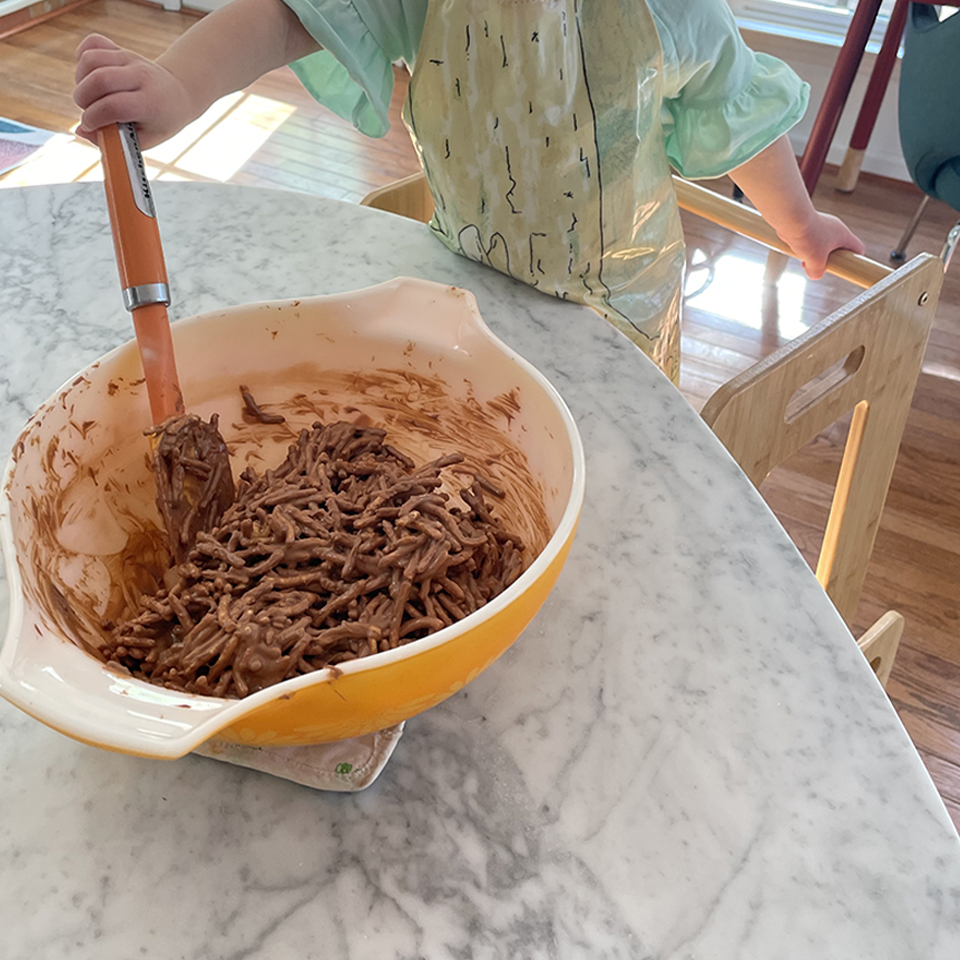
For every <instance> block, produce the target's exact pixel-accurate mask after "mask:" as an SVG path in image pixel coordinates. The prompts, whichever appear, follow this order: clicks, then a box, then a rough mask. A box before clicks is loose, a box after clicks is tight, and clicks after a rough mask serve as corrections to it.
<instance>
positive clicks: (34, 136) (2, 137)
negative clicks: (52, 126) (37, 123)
mask: <svg viewBox="0 0 960 960" xmlns="http://www.w3.org/2000/svg"><path fill="white" fill-rule="evenodd" d="M52 136H54V134H53V133H52V132H51V131H50V130H40V129H39V128H38V127H29V126H27V124H25V123H17V121H16V120H7V119H6V118H5V117H0V176H2V175H3V174H5V173H7V172H8V171H10V170H12V169H13V168H14V167H18V166H20V164H21V163H23V162H24V161H25V160H29V159H30V157H32V156H33V154H35V153H36V152H37V151H38V150H39V149H40V148H41V147H42V146H43V145H44V144H45V143H46V142H47V141H48V140H49V139H50V138H51V137H52Z"/></svg>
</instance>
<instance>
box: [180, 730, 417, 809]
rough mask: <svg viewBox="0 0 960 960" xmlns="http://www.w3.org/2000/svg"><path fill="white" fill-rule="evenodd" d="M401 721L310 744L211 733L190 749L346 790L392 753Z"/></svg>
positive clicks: (362, 782)
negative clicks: (267, 743)
mask: <svg viewBox="0 0 960 960" xmlns="http://www.w3.org/2000/svg"><path fill="white" fill-rule="evenodd" d="M402 733H403V724H402V723H398V724H397V725H396V726H393V727H387V729H386V730H378V731H377V732H376V733H368V734H365V735H364V736H362V737H356V738H354V739H353V740H340V741H338V742H337V743H318V744H316V745H314V746H310V747H249V746H245V745H241V744H236V743H228V742H227V741H226V740H218V739H216V737H214V738H213V739H212V740H208V741H207V742H206V743H203V744H201V745H200V746H199V747H197V748H196V750H194V751H193V752H194V753H196V754H198V755H199V756H201V757H210V758H212V759H214V760H223V761H224V762H226V763H233V764H236V765H237V766H240V767H248V768H250V769H251V770H260V771H261V772H263V773H269V774H272V775H273V776H275V777H280V778H282V779H284V780H292V781H293V782H294V783H300V784H303V785H304V786H306V787H313V788H314V789H315V790H336V791H338V792H340V793H349V792H351V791H354V790H363V788H364V787H369V786H370V784H371V783H373V781H374V780H376V779H377V777H378V776H379V775H380V771H381V770H382V769H383V768H384V767H385V766H386V763H387V761H388V760H389V759H390V755H391V754H392V753H393V750H394V747H396V745H397V741H399V739H400V735H401V734H402Z"/></svg>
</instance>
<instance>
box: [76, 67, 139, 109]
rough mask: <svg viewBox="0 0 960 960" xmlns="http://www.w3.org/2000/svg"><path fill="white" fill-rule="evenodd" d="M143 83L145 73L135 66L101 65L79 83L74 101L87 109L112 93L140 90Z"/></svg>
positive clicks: (81, 107)
mask: <svg viewBox="0 0 960 960" xmlns="http://www.w3.org/2000/svg"><path fill="white" fill-rule="evenodd" d="M142 83H143V74H142V73H141V72H140V71H139V70H137V69H136V68H135V67H127V66H123V67H101V68H100V69H99V70H95V71H94V72H93V73H91V74H89V76H86V77H84V79H83V80H81V81H80V83H78V84H77V87H76V89H75V90H74V91H73V102H74V103H75V104H76V105H77V106H78V107H80V109H81V110H86V109H87V108H88V107H90V106H92V105H93V104H95V103H96V102H97V101H98V100H102V99H103V98H104V97H109V96H110V95H111V94H114V93H129V92H131V91H132V90H138V89H139V88H140V86H141V85H142Z"/></svg>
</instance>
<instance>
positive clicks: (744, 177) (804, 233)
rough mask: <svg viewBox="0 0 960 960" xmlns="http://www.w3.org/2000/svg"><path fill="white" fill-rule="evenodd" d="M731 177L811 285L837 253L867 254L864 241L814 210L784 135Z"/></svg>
mask: <svg viewBox="0 0 960 960" xmlns="http://www.w3.org/2000/svg"><path fill="white" fill-rule="evenodd" d="M730 177H731V179H732V180H733V182H734V183H736V184H737V186H738V187H740V189H741V190H742V191H743V192H744V193H745V194H746V195H747V196H748V197H749V198H750V200H751V202H752V203H753V205H754V206H755V207H756V208H757V210H759V211H760V213H761V215H762V216H763V218H764V220H766V221H767V223H769V224H770V226H772V227H773V228H774V229H775V230H776V231H777V235H778V236H779V237H780V239H781V240H783V242H784V243H786V244H787V245H788V246H789V247H790V249H791V250H793V252H794V253H795V254H796V255H797V256H798V257H799V258H800V260H801V262H802V263H803V268H804V270H806V272H807V276H809V277H810V278H811V279H812V280H819V279H820V278H821V277H822V276H823V274H824V272H825V270H826V264H827V258H828V257H829V256H830V254H831V253H832V252H833V251H834V250H838V249H841V248H842V249H845V250H852V251H853V252H854V253H863V252H864V251H865V249H866V248H865V247H864V245H863V241H862V240H860V238H859V237H857V236H856V235H855V234H853V233H852V232H851V231H850V230H849V229H848V228H847V226H846V224H844V223H843V221H842V220H839V219H838V218H837V217H833V216H830V215H829V214H826V213H818V212H817V210H816V209H815V208H814V206H813V203H812V202H811V201H810V196H809V194H808V193H807V189H806V187H805V186H804V184H803V180H802V179H801V177H800V169H799V167H798V166H797V160H796V157H795V156H794V155H793V148H792V147H791V146H790V141H789V140H788V139H787V138H786V136H783V137H780V139H779V140H775V141H774V142H773V143H772V144H770V146H769V147H767V148H766V150H762V151H761V152H760V153H758V154H757V155H756V156H755V157H753V159H751V160H748V161H747V162H746V163H744V164H742V165H741V166H739V167H737V168H736V169H735V170H732V171H731V172H730Z"/></svg>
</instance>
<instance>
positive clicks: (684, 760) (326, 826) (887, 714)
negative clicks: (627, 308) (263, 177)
mask: <svg viewBox="0 0 960 960" xmlns="http://www.w3.org/2000/svg"><path fill="white" fill-rule="evenodd" d="M156 192H157V203H158V207H159V210H160V217H161V229H162V232H163V235H164V242H165V246H166V254H167V262H168V267H169V271H170V276H171V280H172V285H173V290H174V297H175V303H174V306H173V309H172V313H173V315H174V316H186V315H189V314H193V313H198V312H201V311H204V310H209V309H212V308H215V307H218V306H223V305H227V304H236V303H243V302H249V301H255V300H265V299H272V298H284V297H294V296H301V295H309V294H318V293H330V292H338V291H344V290H350V289H353V288H357V287H361V286H364V285H367V284H371V283H375V282H379V281H382V280H385V279H388V278H390V277H393V276H396V275H400V274H405V275H412V276H419V277H425V278H428V279H432V280H438V281H443V282H449V283H453V284H458V285H460V286H463V287H466V288H468V289H470V290H472V291H473V292H474V293H475V294H476V296H477V298H478V301H479V304H480V309H481V311H482V313H483V314H484V316H485V318H486V319H487V321H488V322H489V324H490V325H491V327H492V328H493V329H494V330H495V331H496V332H497V333H498V334H499V335H500V336H502V337H503V338H504V339H505V340H507V341H508V342H509V343H510V344H511V345H512V346H514V347H515V348H516V349H517V350H518V351H519V352H520V353H522V354H523V355H524V356H526V357H527V358H528V359H530V360H531V361H532V362H533V363H534V364H535V365H537V366H538V367H539V368H540V369H541V370H542V371H543V372H544V373H545V374H546V375H547V377H548V378H549V379H550V380H551V381H552V382H553V383H554V384H555V385H556V386H557V388H558V389H559V390H560V392H561V393H562V394H563V396H564V397H565V399H566V400H567V402H568V404H569V405H570V407H571V409H572V411H573V414H574V416H575V417H576V419H577V421H578V423H579V426H580V430H581V432H582V435H583V440H584V443H585V446H586V451H587V458H588V483H587V498H586V503H585V507H584V511H583V517H582V522H581V527H580V531H579V534H578V537H577V540H576V543H575V545H574V548H573V552H572V555H571V557H570V560H569V563H568V565H567V566H566V568H565V569H564V571H563V573H562V575H561V580H560V582H559V584H558V586H557V588H556V589H555V591H554V592H553V593H552V595H551V596H550V598H549V599H548V601H547V603H546V605H545V607H544V608H543V610H542V611H541V613H540V614H539V615H538V616H537V618H536V619H535V621H534V622H533V624H532V625H531V627H530V628H529V629H528V630H527V631H526V632H525V633H524V635H523V636H522V637H521V638H520V640H519V641H518V642H517V643H516V644H515V645H514V646H513V647H512V648H511V649H510V651H509V652H508V653H507V654H506V655H505V656H504V657H503V658H502V659H501V660H500V661H498V662H497V663H496V664H495V665H494V666H493V667H492V668H490V669H489V670H488V671H487V672H486V673H484V674H483V675H482V676H481V677H480V678H479V679H478V680H476V681H475V682H474V683H473V684H471V685H470V686H469V687H467V688H466V689H465V690H464V691H462V692H461V693H460V694H459V695H457V696H455V697H454V698H452V699H450V700H448V701H447V702H445V703H444V704H442V705H441V706H440V707H437V708H435V709H434V710H432V711H430V712H428V713H426V714H423V715H421V716H419V717H417V718H415V719H414V720H412V721H410V722H409V723H408V724H407V729H406V731H405V733H404V736H403V738H402V739H401V741H400V743H399V746H398V747H397V750H396V752H395V754H394V755H393V757H392V759H391V761H390V763H389V764H388V766H387V768H386V770H385V771H384V773H383V774H382V775H381V777H380V779H379V780H378V781H377V782H376V783H375V784H374V785H373V786H372V787H370V788H369V789H368V790H367V791H365V792H362V793H357V794H323V793H317V792H313V791H310V790H308V789H306V788H303V787H299V786H296V785H294V784H291V783H288V782H285V781H281V780H277V779H274V778H271V777H269V776H266V775H264V774H260V773H254V772H252V771H249V770H243V769H240V768H234V767H230V766H227V765H224V764H221V763H217V762H215V761H212V760H207V759H201V758H198V757H195V756H190V757H187V758H185V759H183V760H178V761H175V762H157V761H147V760H139V759H133V758H130V757H125V756H120V755H115V754H111V753H107V752H103V751H99V750H97V749H94V748H91V747H87V746H83V745H81V744H79V743H75V742H73V741H71V740H69V739H67V738H65V737H63V736H61V735H59V734H57V733H54V732H53V731H52V730H49V729H47V728H45V727H44V726H42V725H41V724H39V723H37V722H35V721H33V720H31V719H30V718H28V717H26V716H25V715H22V714H20V713H19V712H18V711H16V710H15V709H14V708H12V707H10V706H9V705H8V704H6V703H4V702H0V769H2V774H0V864H2V868H0V931H2V932H0V955H2V957H3V958H5V960H14V958H16V960H20V958H24V960H26V958H29V960H39V958H46V957H53V956H57V957H97V958H98V960H111V958H118V960H121V958H122V960H130V958H135V957H139V956H147V957H159V958H181V957H183V958H197V960H200V958H227V957H230V958H241V957H243V958H247V957H250V958H264V960H265V958H270V960H283V958H293V957H296V958H298V960H302V958H309V957H318V958H320V957H322V958H324V960H335V958H344V960H346V958H350V960H361V958H362V960H366V958H376V960H391V958H397V960H401V958H402V960H420V958H424V960H446V958H464V960H480V958H484V960H485V958H490V960H506V958H516V960H537V958H548V957H549V958H578V960H580V958H592V960H600V958H628V957H629V958H675V960H692V958H711V960H712V958H737V960H747V958H763V960H770V958H776V960H788V958H805V960H808V958H817V960H827V958H842V960H855V958H863V960H882V958H902V960H908V958H909V960H918V958H924V960H932V958H943V960H955V958H957V957H958V956H960V841H958V837H957V835H956V833H955V831H954V830H953V828H952V826H951V824H950V821H949V819H948V817H947V813H946V811H945V809H944V807H943V805H942V803H941V802H940V800H939V798H938V796H937V794H936V791H935V789H934V786H933V784H932V782H931V781H930V778H929V777H928V776H927V774H926V772H925V771H924V769H923V767H922V765H921V763H920V759H919V757H918V755H917V753H916V751H915V750H914V748H913V746H912V745H911V743H910V741H909V740H908V738H907V735H906V733H905V732H904V730H903V727H902V726H901V724H900V722H899V720H898V718H897V716H896V714H895V713H894V711H893V709H892V708H891V706H890V703H889V702H888V701H887V699H886V697H885V696H884V694H883V692H882V690H881V689H880V687H879V685H878V684H877V682H876V681H875V679H874V678H873V675H872V673H871V672H870V669H869V667H868V665H867V663H866V662H865V660H864V658H863V657H862V656H861V654H860V653H859V651H858V650H857V648H856V646H855V644H854V641H853V639H852V638H851V636H850V634H849V633H848V631H847V630H846V628H845V627H844V625H843V623H842V622H841V620H840V619H839V617H838V616H837V614H836V613H835V611H834V610H833V608H832V607H831V605H830V603H829V602H828V600H827V598H826V596H825V595H824V593H823V591H822V590H821V589H820V587H819V585H818V584H817V582H816V580H815V579H814V577H813V575H812V574H811V573H810V571H809V570H808V568H807V567H806V565H805V564H804V562H803V560H802V559H801V557H800V556H799V554H798V552H797V551H796V549H795V548H794V547H793V545H792V544H791V542H790V541H789V539H788V538H787V536H786V534H785V533H784V531H783V530H782V529H781V528H780V526H779V525H778V523H777V521H776V520H775V518H774V517H773V516H772V514H771V513H770V512H769V510H768V509H767V508H766V506H765V505H764V504H763V502H762V500H761V499H760V497H759V496H758V494H757V493H756V492H755V491H754V490H753V488H752V487H751V486H750V485H749V483H748V482H747V481H746V479H745V478H744V476H743V475H742V474H741V473H740V472H739V470H738V468H737V467H736V466H735V464H734V463H733V462H732V460H731V459H730V458H729V457H728V456H727V454H726V452H725V451H724V450H723V448H722V447H721V446H720V444H719V443H718V442H717V441H716V439H715V438H714V437H713V435H712V434H711V433H710V431H709V430H708V429H707V428H706V427H705V426H704V425H703V423H702V422H701V421H700V420H699V418H698V417H697V416H696V415H695V413H694V412H693V410H692V409H691V408H690V407H689V406H688V405H687V404H686V403H685V401H684V400H683V399H682V397H681V396H680V395H679V394H678V393H677V392H676V390H674V388H673V387H672V386H671V385H670V384H669V383H668V382H667V381H666V380H665V379H664V378H663V377H662V376H661V375H660V374H659V373H658V372H657V370H656V369H654V367H653V366H652V365H651V364H650V363H649V362H647V361H646V360H645V358H643V357H642V356H641V355H640V354H639V353H638V352H637V350H636V349H635V348H634V347H633V346H632V345H631V344H629V343H628V342H627V341H626V340H625V339H623V338H621V337H620V336H619V335H618V334H617V333H615V332H614V330H613V329H612V328H611V327H609V326H607V324H606V323H605V322H604V321H603V320H601V319H599V318H598V317H597V316H595V315H594V314H592V313H591V312H589V311H587V310H585V309H583V308H580V307H577V306H573V305H570V304H563V303H560V302H559V301H556V300H552V299H548V298H547V297H545V296H542V295H540V294H538V293H536V292H535V291H533V290H530V289H528V288H526V287H524V286H521V285H519V284H517V283H514V282H512V281H510V280H509V279H507V278H504V277H502V276H500V275H498V274H496V273H494V272H492V271H490V270H487V269H485V268H482V267H479V266H477V265H475V264H472V263H469V262H467V261H466V260H462V259H460V258H458V257H455V256H453V255H452V254H450V253H448V252H447V251H446V250H444V249H443V248H442V247H441V246H440V244H439V243H437V242H436V241H434V240H433V239H432V238H431V237H430V236H429V235H428V233H427V231H426V229H425V228H424V227H423V226H422V225H420V224H416V223H412V222H409V221H403V220H400V219H398V218H395V217H391V216H390V215H388V214H383V213H379V212H377V211H372V210H366V209H361V208H358V207H354V206H348V205H344V204H339V203H333V202H328V201H323V200H318V199H315V198H311V197H307V196H301V195H297V194H292V193H273V192H267V191H258V190H253V189H245V188H230V187H221V186H217V185H198V184H161V185H159V186H158V188H157V191H156ZM130 333H131V326H130V321H129V319H128V317H127V315H126V314H125V313H124V312H123V311H122V309H121V307H120V297H119V290H118V283H117V277H116V270H115V266H114V263H113V254H112V249H111V242H110V233H109V228H108V224H107V217H106V211H105V204H104V200H103V194H102V188H101V186H100V185H98V184H86V185H68V186H60V187H40V188H30V189H23V190H10V191H0V343H2V346H0V397H2V403H0V446H2V447H3V448H4V449H8V448H9V447H10V445H11V443H12V441H13V439H14V437H15V435H16V433H17V432H18V431H19V429H20V427H21V425H22V423H23V421H24V420H25V419H26V418H27V416H28V415H29V414H30V413H31V411H32V410H33V409H34V408H35V407H36V406H37V405H38V404H39V403H40V402H41V401H42V400H43V399H44V397H46V396H47V395H48V394H49V393H51V392H52V391H53V390H54V389H55V388H56V387H57V386H59V384H60V383H61V382H62V381H64V380H66V379H67V378H68V377H69V376H70V375H71V374H72V373H73V372H74V371H76V370H77V369H79V368H80V367H81V366H83V365H84V364H86V363H88V362H89V361H90V360H92V359H94V358H95V357H97V356H98V355H100V354H101V353H103V352H105V351H106V350H108V349H109V348H110V347H112V346H114V345H116V344H117V343H119V342H121V341H122V340H125V339H128V338H129V336H130ZM0 592H2V593H3V595H4V597H5V593H6V591H5V587H3V589H2V590H0ZM3 615H4V611H2V610H0V616H3Z"/></svg>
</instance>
